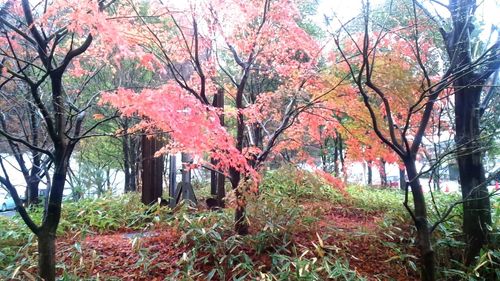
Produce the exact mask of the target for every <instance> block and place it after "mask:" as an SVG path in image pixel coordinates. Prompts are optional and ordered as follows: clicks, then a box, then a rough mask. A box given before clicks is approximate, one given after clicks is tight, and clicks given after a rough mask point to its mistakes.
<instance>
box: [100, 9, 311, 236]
mask: <svg viewBox="0 0 500 281" xmlns="http://www.w3.org/2000/svg"><path fill="white" fill-rule="evenodd" d="M150 5H151V7H154V9H150V10H149V13H151V14H146V15H145V14H144V13H143V11H142V10H140V9H138V8H134V9H135V11H136V13H137V15H138V18H139V19H140V20H141V24H140V25H138V28H139V31H138V32H142V34H144V36H143V38H149V39H150V40H149V41H147V42H145V43H144V45H145V46H146V48H147V49H148V50H150V51H151V52H152V53H153V54H155V57H151V58H150V59H149V61H147V62H146V63H150V64H151V65H153V67H155V68H158V69H159V71H160V72H163V73H165V75H164V77H165V80H167V81H168V80H169V81H168V82H166V83H165V85H164V86H162V87H159V88H157V89H147V90H144V91H142V92H140V93H138V94H137V95H136V94H133V93H131V92H130V91H125V90H124V89H122V90H119V91H117V96H116V97H113V96H112V95H107V96H106V101H109V102H110V103H111V104H112V105H114V106H116V107H117V108H119V109H120V110H121V111H122V113H124V114H125V115H129V114H132V113H137V114H140V115H142V116H144V117H146V118H147V119H148V121H147V122H144V123H143V125H144V127H150V128H151V127H157V128H160V129H162V130H164V131H165V132H168V133H169V134H170V136H171V143H170V144H168V145H167V147H166V150H169V151H172V152H176V151H184V152H187V153H190V154H192V155H194V156H195V157H194V158H195V160H196V161H195V163H201V162H203V161H202V160H203V159H204V157H203V156H204V155H203V154H204V153H208V156H209V157H211V158H212V160H216V161H210V162H212V163H216V164H211V163H210V162H207V161H204V163H205V164H206V165H208V166H211V167H212V168H213V169H216V170H219V171H220V172H223V173H225V174H226V175H228V176H229V180H230V182H231V186H232V188H233V191H234V192H235V194H236V197H237V203H238V204H237V207H236V211H235V229H236V231H237V232H238V233H240V234H246V233H247V231H248V225H247V223H246V220H245V205H246V203H245V198H244V196H245V193H247V192H248V190H247V189H248V181H250V179H251V178H252V177H251V176H250V174H253V175H254V186H255V184H256V180H255V179H256V178H258V176H257V174H256V173H255V170H256V169H257V170H258V169H259V168H260V167H261V166H262V165H263V163H264V162H265V161H266V159H267V158H268V156H269V155H270V153H271V151H272V150H273V148H274V147H275V145H276V142H277V140H278V138H279V137H280V135H281V134H282V133H283V132H284V131H285V130H286V129H287V128H288V127H289V126H290V125H291V124H292V123H293V121H294V120H295V118H296V116H298V114H299V112H300V111H302V110H304V109H305V108H307V107H310V106H311V104H312V103H311V100H310V99H309V98H310V96H309V95H308V94H307V93H308V91H309V89H311V88H314V87H316V85H315V84H314V83H315V82H311V81H315V80H314V79H313V78H314V77H315V72H314V70H315V66H316V63H317V60H316V57H317V56H318V54H319V48H318V46H317V44H316V43H315V41H314V40H313V39H312V38H311V37H310V36H309V35H308V34H307V33H306V32H305V31H304V30H303V29H302V28H300V27H299V26H298V25H297V21H296V19H298V18H300V14H299V13H298V11H297V9H296V7H295V5H294V3H292V2H290V1H276V2H271V1H264V2H263V3H262V2H261V1H252V2H249V3H247V2H245V3H243V2H232V3H229V4H228V3H227V2H225V1H211V2H204V1H197V2H194V3H190V5H189V7H188V8H185V9H181V8H179V7H175V5H173V3H170V2H168V3H166V4H165V5H159V4H158V3H151V4H150ZM228 5H229V7H228ZM221 6H224V7H225V8H224V9H218V7H221ZM151 7H150V8H151ZM152 18H153V19H154V20H151V19H152ZM166 26H167V27H171V29H169V28H166ZM278 33H279V34H281V38H278V37H277V36H276V34H278ZM299 46H300V47H299ZM262 77H265V80H266V82H264V84H266V83H267V84H268V85H267V86H265V87H261V86H263V85H264V84H263V83H262V82H263V80H264V79H262ZM271 78H274V79H271ZM254 81H258V82H257V83H254ZM269 82H273V83H269ZM220 89H223V90H224V92H225V96H226V97H229V98H225V101H227V103H226V106H225V107H220V106H218V107H219V109H217V107H214V106H212V103H211V102H210V101H211V100H214V96H216V93H217V92H218V91H219V90H220ZM166 91H168V92H169V93H166ZM272 96H275V97H276V96H280V97H281V99H280V103H279V105H278V106H276V107H274V108H271V107H270V106H269V104H266V103H265V102H266V101H267V100H268V99H267V98H269V97H272ZM167 97H168V99H169V101H168V102H163V101H160V102H158V101H159V100H162V99H165V98H167ZM147 99H152V100H155V101H157V102H156V103H155V104H152V103H151V102H150V101H147ZM222 108H223V109H224V111H222V110H221V109H222ZM252 109H253V110H252ZM260 109H267V112H266V111H264V112H263V113H265V115H266V116H271V115H273V114H274V113H277V114H274V117H272V118H270V119H269V120H268V122H266V123H263V122H262V121H263V120H264V119H258V118H255V114H254V112H255V111H256V110H260ZM180 110H182V111H183V112H179V111H180ZM229 111H232V112H229ZM161 112H169V113H171V114H170V115H165V114H160V113H161ZM221 114H224V115H225V119H226V120H227V122H225V123H226V124H225V126H226V127H229V126H230V124H234V128H230V129H228V130H226V128H224V127H223V126H222V125H221V122H220V120H221V119H219V117H220V116H221ZM259 115H260V114H259ZM230 118H231V119H232V120H229V119H230ZM233 120H234V122H233ZM261 132H265V135H262V136H261ZM193 134H194V135H193ZM231 134H234V138H233V136H231ZM199 136H204V138H202V139H199ZM195 140H196V141H195ZM164 151H165V150H164ZM213 165H215V166H213Z"/></svg>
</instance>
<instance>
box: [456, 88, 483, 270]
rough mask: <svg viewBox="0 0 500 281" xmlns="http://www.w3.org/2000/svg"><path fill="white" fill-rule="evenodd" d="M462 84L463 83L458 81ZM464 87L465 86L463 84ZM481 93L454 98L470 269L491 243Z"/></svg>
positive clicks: (470, 91)
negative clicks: (480, 253)
mask: <svg viewBox="0 0 500 281" xmlns="http://www.w3.org/2000/svg"><path fill="white" fill-rule="evenodd" d="M459 82H460V81H459ZM464 83H465V82H464ZM480 96H481V89H480V88H477V87H476V88H474V87H468V88H467V87H464V88H461V89H460V90H458V91H457V93H456V94H455V120H456V125H455V126H456V135H455V142H456V144H457V147H458V148H459V151H458V153H457V162H458V169H459V175H460V186H461V189H462V198H463V199H466V200H468V201H467V202H465V203H464V204H463V208H464V216H463V231H464V234H465V236H466V243H467V246H466V249H465V264H466V265H470V264H471V263H472V262H474V259H475V257H476V256H477V255H479V251H480V250H481V248H482V247H483V246H484V245H485V244H486V243H487V241H488V226H489V225H491V212H490V198H489V197H488V189H487V187H486V186H482V187H478V186H480V185H481V184H482V183H484V182H485V180H486V178H485V175H484V167H483V163H482V153H481V143H480V141H479V136H480V131H479V121H480V116H479V102H480Z"/></svg>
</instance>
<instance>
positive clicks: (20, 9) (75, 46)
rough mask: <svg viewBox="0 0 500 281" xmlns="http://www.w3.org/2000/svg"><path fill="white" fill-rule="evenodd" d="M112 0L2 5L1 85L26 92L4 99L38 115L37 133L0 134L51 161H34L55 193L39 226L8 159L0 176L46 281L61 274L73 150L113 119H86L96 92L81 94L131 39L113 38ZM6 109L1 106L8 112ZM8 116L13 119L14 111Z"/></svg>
mask: <svg viewBox="0 0 500 281" xmlns="http://www.w3.org/2000/svg"><path fill="white" fill-rule="evenodd" d="M113 3H114V1H110V2H107V1H52V2H51V3H50V5H41V6H38V5H37V6H32V3H30V1H28V0H23V1H7V2H6V3H5V4H4V5H3V6H2V8H1V13H2V17H0V24H1V25H0V31H1V36H0V55H1V60H0V61H1V64H0V88H1V90H2V91H5V92H7V93H12V92H14V91H20V92H21V93H23V95H22V98H21V96H17V97H16V96H13V95H8V94H7V95H2V99H3V100H2V102H9V100H8V99H5V98H4V97H7V98H12V97H14V98H15V101H16V103H18V104H19V105H23V106H25V107H27V108H29V109H30V114H32V116H37V118H38V120H37V121H36V124H37V125H36V129H37V130H38V132H37V134H31V133H30V132H29V131H25V130H19V129H18V128H16V127H14V128H12V127H8V126H2V128H1V129H0V135H1V136H2V137H3V138H5V139H6V140H7V141H8V142H9V143H10V144H11V146H17V147H23V149H28V150H30V151H36V153H38V154H37V155H43V156H41V157H43V159H47V160H44V162H45V161H46V164H45V165H43V166H42V165H40V166H38V165H37V160H35V161H33V163H34V164H35V165H34V166H33V167H32V169H34V170H35V172H36V170H37V169H43V172H44V173H45V176H46V178H47V179H48V194H47V196H46V198H45V209H44V213H43V218H42V221H41V224H40V225H37V224H36V223H35V221H33V219H32V218H31V217H30V215H29V214H28V212H27V211H26V209H25V208H24V206H23V205H22V202H21V200H20V197H19V195H18V193H17V190H16V188H15V187H14V185H13V184H12V182H11V179H10V177H9V174H8V173H7V170H6V168H5V163H4V161H3V158H0V164H1V168H2V175H1V176H0V181H1V183H2V184H3V185H4V186H5V187H6V188H7V189H8V191H9V193H10V194H11V195H12V197H13V199H14V201H15V204H16V209H17V211H18V212H19V214H20V216H21V217H22V219H23V220H24V222H25V223H26V225H27V226H28V227H29V229H30V230H31V231H32V232H33V233H34V234H35V235H36V237H37V239H38V253H39V254H38V270H39V275H40V277H41V278H42V279H44V280H55V278H56V271H55V264H56V261H55V251H56V249H55V239H56V230H57V228H58V224H59V221H60V217H61V203H62V197H63V190H64V187H65V182H66V177H67V174H68V170H69V166H70V163H69V162H70V158H71V155H72V153H73V151H74V149H75V146H76V144H77V143H78V142H79V141H80V140H81V139H83V138H87V137H90V136H92V130H93V129H94V128H96V127H98V126H99V125H100V124H102V123H103V122H106V121H107V120H108V119H103V120H100V121H99V122H96V123H94V124H92V125H91V126H86V125H85V123H84V119H85V116H86V113H87V111H88V110H89V108H91V107H92V106H93V105H94V104H95V95H93V96H92V97H90V98H88V99H84V98H82V92H84V91H85V87H86V85H87V84H88V81H89V79H92V77H93V75H92V69H93V67H95V66H97V65H98V64H99V63H100V62H101V63H102V62H103V61H104V59H107V58H109V57H111V56H113V57H115V58H120V57H123V56H124V54H123V53H121V52H120V50H119V49H118V48H117V46H120V44H121V43H124V42H125V39H123V38H118V37H116V36H115V35H114V34H115V33H116V31H117V30H118V28H117V26H115V25H113V24H110V23H109V22H108V21H107V16H106V14H105V12H104V10H105V9H106V8H108V7H109V5H112V4H113ZM46 4H48V3H46ZM121 26H122V27H124V28H126V26H125V25H121ZM97 46H99V47H97ZM95 47H97V48H95ZM125 55H126V54H125ZM81 58H96V59H93V60H91V62H92V63H95V64H93V65H92V63H88V65H87V66H88V69H85V68H84V67H82V63H80V61H79V60H78V59H81ZM89 69H90V70H89ZM78 78H79V79H81V80H78ZM75 79H76V80H75ZM76 81H78V82H77V83H76ZM7 109H8V108H4V107H2V109H1V110H2V113H4V112H3V111H4V110H7ZM5 113H6V115H7V116H8V115H9V113H12V112H5ZM20 126H22V125H20ZM32 128H33V127H32ZM36 136H38V137H36ZM21 151H22V150H21ZM38 162H39V161H38ZM36 174H37V175H38V176H39V173H36Z"/></svg>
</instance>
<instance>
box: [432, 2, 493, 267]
mask: <svg viewBox="0 0 500 281" xmlns="http://www.w3.org/2000/svg"><path fill="white" fill-rule="evenodd" d="M477 6H478V5H477V4H476V1H475V0H451V1H450V2H449V5H448V6H447V8H448V10H449V11H450V14H451V29H447V28H445V27H441V29H440V31H441V34H442V36H443V40H444V45H445V48H446V51H447V53H448V57H449V64H450V66H451V68H452V71H453V72H459V71H460V70H461V69H464V68H468V69H470V71H469V72H467V73H464V74H463V75H461V76H460V77H458V78H457V79H456V80H455V81H454V82H453V87H454V97H455V130H456V134H455V143H456V147H457V149H458V151H457V162H458V168H459V175H460V186H461V189H462V198H463V199H464V200H465V201H464V203H463V209H464V216H463V230H464V233H465V235H466V242H467V248H466V254H465V264H466V265H469V264H471V263H472V262H473V261H474V260H475V257H476V256H477V255H478V254H479V251H480V250H481V248H482V246H484V245H485V244H486V243H487V241H488V238H487V237H488V228H489V225H491V205H490V199H489V198H490V196H489V194H488V190H487V188H486V185H485V184H484V183H485V180H486V178H485V171H484V166H483V162H482V158H483V153H484V152H483V149H482V146H483V142H482V141H481V131H480V123H481V110H484V109H482V108H481V94H482V93H483V90H484V89H483V88H484V85H486V82H487V80H488V79H489V77H490V76H491V75H492V74H493V73H495V72H496V71H497V70H498V69H499V68H500V37H499V38H498V39H497V41H496V42H495V43H494V44H493V45H491V46H485V47H484V48H483V50H477V49H476V50H474V48H475V47H474V45H473V40H474V34H479V33H478V32H477V31H474V28H475V24H474V13H475V11H476V9H477Z"/></svg>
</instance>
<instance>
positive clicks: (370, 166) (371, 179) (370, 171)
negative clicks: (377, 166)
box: [367, 161, 373, 186]
mask: <svg viewBox="0 0 500 281" xmlns="http://www.w3.org/2000/svg"><path fill="white" fill-rule="evenodd" d="M367 168H368V185H370V186H371V185H373V171H372V161H368V162H367Z"/></svg>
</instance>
